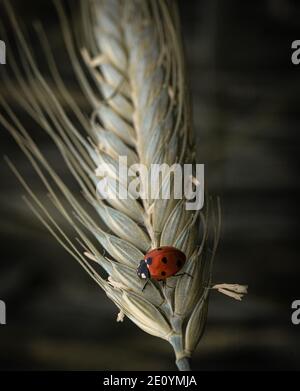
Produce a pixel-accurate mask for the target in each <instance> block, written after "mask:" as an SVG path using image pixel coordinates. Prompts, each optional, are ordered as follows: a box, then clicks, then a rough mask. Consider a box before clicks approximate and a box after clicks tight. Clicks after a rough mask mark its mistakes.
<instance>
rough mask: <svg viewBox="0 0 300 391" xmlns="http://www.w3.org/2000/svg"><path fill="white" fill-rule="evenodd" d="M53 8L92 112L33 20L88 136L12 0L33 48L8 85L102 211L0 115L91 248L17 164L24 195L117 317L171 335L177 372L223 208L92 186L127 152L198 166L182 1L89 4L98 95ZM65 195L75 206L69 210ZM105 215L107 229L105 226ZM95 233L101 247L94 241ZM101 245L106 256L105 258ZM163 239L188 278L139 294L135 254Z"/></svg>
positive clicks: (208, 274)
mask: <svg viewBox="0 0 300 391" xmlns="http://www.w3.org/2000/svg"><path fill="white" fill-rule="evenodd" d="M55 5H56V8H57V11H58V15H59V17H60V20H61V26H62V34H63V37H64V40H65V44H66V48H67V51H68V53H69V56H70V59H71V63H72V66H73V68H74V70H75V72H76V75H77V78H78V82H79V84H80V86H81V88H82V90H83V91H84V94H85V97H86V99H87V101H88V102H89V104H90V106H91V111H90V113H89V115H90V120H87V119H86V117H85V115H83V113H82V112H81V110H80V108H79V107H78V105H77V103H76V102H75V100H74V99H73V98H72V96H71V94H70V93H69V92H68V90H67V88H66V86H65V85H64V82H63V80H62V78H61V77H60V74H59V71H58V69H57V67H56V63H55V61H54V58H53V56H52V54H51V51H50V48H49V43H48V41H47V38H46V35H45V34H44V32H43V29H42V27H41V26H40V25H37V27H36V28H37V30H38V33H39V37H40V40H41V44H42V47H43V48H44V52H45V55H46V57H47V61H48V64H49V69H50V74H51V76H52V79H53V81H54V84H55V87H56V88H57V90H58V91H59V94H60V95H61V96H62V97H63V98H64V101H65V104H67V106H68V109H69V110H71V111H72V112H73V114H74V115H75V116H76V118H77V123H78V125H80V127H81V128H82V129H84V131H85V132H86V136H85V137H84V136H83V135H82V133H81V132H80V131H79V130H78V126H76V125H77V124H76V125H75V123H74V122H72V121H71V120H70V118H69V116H68V115H67V114H66V112H65V110H64V107H63V106H62V104H61V102H60V101H59V99H58V97H57V96H56V94H55V93H54V92H53V91H54V90H53V88H51V87H50V85H49V83H48V81H46V79H45V77H44V76H43V75H42V74H41V72H40V71H39V69H38V67H37V66H36V64H35V61H34V60H33V56H32V51H31V49H30V47H29V45H28V43H27V42H26V40H25V39H24V36H23V34H22V32H21V30H20V28H19V26H18V23H17V20H16V18H15V16H14V14H13V12H12V10H11V7H10V6H9V4H7V10H8V13H9V15H10V18H11V22H12V24H13V26H14V28H15V31H16V35H17V39H18V41H19V43H20V44H21V45H22V48H23V52H22V54H23V55H24V56H25V60H24V66H23V72H25V74H23V73H22V71H20V69H19V67H18V66H17V63H16V60H14V58H13V56H11V57H10V61H11V64H12V69H13V71H14V73H15V77H16V79H17V81H18V84H19V88H20V90H21V91H22V93H21V94H19V93H16V91H15V90H13V89H12V88H11V85H10V79H9V77H6V78H5V84H6V86H7V88H8V89H9V90H10V93H11V94H12V95H13V96H14V98H15V100H16V101H17V102H18V104H19V105H20V106H21V107H23V109H24V110H25V111H26V112H27V113H28V114H29V115H30V116H31V117H32V119H33V120H34V121H36V122H37V123H38V125H39V126H40V127H41V128H43V129H44V130H45V131H46V132H47V133H48V134H49V136H50V137H51V138H52V139H53V141H54V143H55V144H56V146H57V148H58V149H59V151H60V152H61V154H62V156H63V157H64V159H65V162H66V164H67V166H68V167H69V169H70V171H71V172H72V174H73V176H74V177H75V179H76V180H77V182H78V183H79V185H80V187H81V189H82V192H83V194H84V198H85V199H86V200H87V201H88V202H89V203H90V204H91V205H92V207H93V209H94V213H91V212H89V213H88V212H87V210H86V208H84V207H83V202H82V200H80V201H79V199H78V195H77V194H72V193H71V191H70V190H69V189H68V188H67V186H66V185H65V184H64V181H63V180H62V179H61V178H59V177H58V175H57V174H56V173H55V172H54V170H53V169H52V168H51V166H50V165H49V164H48V162H47V161H46V159H45V158H44V156H43V154H42V152H40V150H39V148H38V146H37V145H36V144H35V142H34V140H33V139H32V137H31V136H30V135H29V134H28V132H27V131H26V130H25V129H24V127H23V126H22V124H21V122H20V121H19V120H18V118H17V117H16V115H15V114H14V113H13V111H12V110H11V109H10V108H9V107H8V105H7V104H6V102H5V101H4V100H3V99H1V103H2V106H3V108H4V109H5V110H6V113H7V115H8V117H9V118H10V120H8V119H7V118H5V117H4V116H3V115H1V114H0V121H1V123H2V124H3V125H4V126H5V127H6V128H7V129H8V130H9V131H10V133H11V134H12V135H13V137H14V138H15V140H16V141H17V143H18V144H19V145H20V147H21V149H22V150H23V152H24V153H25V154H26V155H27V157H28V158H29V160H30V161H31V163H32V165H33V168H34V169H35V171H36V173H37V174H38V175H39V177H40V179H41V180H42V182H43V184H44V186H45V188H46V190H47V192H49V194H50V199H51V201H52V202H53V206H54V207H56V208H57V209H58V210H59V211H60V213H61V214H62V215H63V217H64V218H65V219H66V220H67V222H68V223H69V224H70V226H72V227H73V229H74V230H75V232H76V235H77V237H79V238H80V243H81V245H82V246H83V248H84V249H85V250H84V251H82V250H81V249H79V248H78V246H77V245H76V243H75V242H74V240H73V239H71V238H69V237H68V236H67V235H66V234H65V232H64V231H63V229H62V228H61V227H60V226H59V225H58V223H57V222H56V221H55V220H54V219H53V218H52V216H51V212H49V211H48V210H47V209H46V208H45V207H44V206H43V204H42V203H41V202H40V201H39V200H38V199H37V197H36V196H35V195H34V193H33V192H32V190H31V189H30V186H28V185H27V184H26V182H25V181H24V180H23V179H22V177H21V176H20V174H19V173H18V171H17V170H16V168H15V167H14V166H13V165H12V163H10V162H9V164H10V166H11V168H12V169H13V171H14V172H15V174H16V175H17V176H18V178H19V180H20V181H21V183H22V185H23V186H24V188H25V190H26V191H27V193H28V195H29V199H30V200H29V199H26V200H27V202H28V204H29V206H30V208H31V209H32V210H33V211H34V213H35V214H36V215H37V216H38V218H39V219H40V220H41V221H42V223H43V224H44V225H46V227H47V228H48V229H49V231H50V232H51V233H52V234H53V235H54V237H55V238H56V239H57V240H58V241H59V242H60V243H61V244H62V245H63V246H64V247H65V248H66V249H67V251H68V252H69V253H70V254H72V255H73V256H74V258H75V259H76V260H77V261H78V262H79V263H80V264H81V265H82V266H83V267H84V269H85V270H86V271H87V272H88V273H89V274H90V275H91V277H92V278H93V279H94V280H95V281H96V282H97V283H98V284H99V285H100V287H101V288H102V289H103V290H104V291H105V292H106V294H107V296H108V297H109V298H110V299H111V300H112V301H113V302H114V303H115V304H116V306H117V307H118V308H119V310H120V312H119V315H118V318H117V320H118V321H123V318H124V316H127V317H128V318H129V319H131V320H132V321H133V322H134V323H135V324H136V325H137V326H139V327H140V328H141V329H143V330H144V331H145V332H147V333H149V334H152V335H155V336H157V337H160V338H163V339H165V340H167V341H168V342H170V343H171V345H172V346H173V348H174V351H175V355H176V363H177V366H178V368H179V369H181V370H187V369H189V362H188V358H189V357H190V356H191V354H192V352H193V351H194V350H195V348H196V346H197V344H198V342H199V339H200V338H201V335H202V333H203V330H204V326H205V323H206V315H207V306H208V297H209V292H210V289H211V288H212V287H213V286H212V261H213V259H214V256H215V252H216V249H217V244H218V240H219V235H220V210H219V204H218V203H217V208H215V203H214V202H212V200H211V199H210V198H207V201H206V207H205V210H204V211H203V212H201V213H198V212H197V211H188V210H186V208H185V202H184V201H185V200H177V199H175V198H174V194H171V198H170V199H166V200H165V199H156V198H155V197H150V196H149V197H148V198H146V199H144V200H142V202H139V201H138V200H136V199H134V198H133V197H129V198H127V199H120V198H118V197H116V198H114V199H108V200H106V201H103V200H101V199H99V198H98V197H96V193H95V186H96V184H97V182H98V180H99V179H101V178H102V176H101V171H100V170H99V167H100V166H101V167H102V168H103V167H105V168H106V169H107V173H108V177H109V178H110V179H111V180H115V178H118V165H117V161H118V157H119V156H126V157H127V159H128V166H132V165H133V164H136V163H142V164H144V165H145V166H146V167H150V165H151V164H153V163H158V164H159V163H167V164H169V165H172V164H173V163H178V164H180V165H183V164H184V163H193V164H194V163H195V153H194V148H193V145H194V141H193V137H192V131H191V129H192V126H191V114H190V107H189V98H188V94H187V86H186V79H185V69H184V62H183V53H182V47H181V40H180V29H179V23H178V15H177V10H176V7H175V6H174V4H173V2H169V1H167V0H166V1H162V0H161V1H138V0H130V1H122V0H90V1H82V4H81V14H82V16H83V23H82V26H83V29H82V30H80V29H77V30H78V31H79V32H77V37H76V39H77V45H79V46H80V49H81V53H82V58H83V59H84V61H85V65H86V67H87V69H88V71H89V72H90V75H91V76H92V78H93V80H94V84H93V87H96V89H97V90H98V91H97V92H96V91H95V88H93V87H92V86H91V84H90V81H88V79H87V78H86V75H85V73H84V71H83V70H82V64H81V63H80V60H79V59H78V53H77V49H76V45H75V44H74V42H73V39H72V36H71V34H70V29H69V22H68V19H67V18H66V15H65V12H64V9H63V7H62V5H61V3H60V2H59V1H55ZM29 90H30V94H28V91H29ZM140 174H141V173H140ZM140 181H141V182H142V184H143V186H144V187H145V188H146V187H147V186H148V184H149V182H150V178H149V177H148V176H146V175H142V174H141V175H140ZM171 181H172V180H171V179H168V180H167V181H166V182H164V183H163V184H162V185H161V184H157V185H156V184H155V185H156V186H157V188H155V189H154V193H153V194H156V193H157V194H158V193H159V191H161V190H162V187H163V186H169V185H171ZM50 183H52V184H50ZM53 183H54V185H53ZM152 185H153V184H152ZM120 186H123V184H122V183H120ZM124 190H127V188H125V189H124ZM151 190H153V189H151ZM62 200H64V201H62ZM66 201H67V203H68V204H69V207H66V206H65V202H66ZM70 207H71V208H72V209H73V211H74V212H75V217H74V215H73V214H72V213H71V212H70ZM96 214H97V215H99V216H100V218H101V219H102V221H103V222H104V223H105V226H106V228H103V227H102V226H100V225H99V224H98V223H97V218H96ZM83 227H84V228H83ZM199 227H200V228H199ZM86 230H87V231H88V233H89V234H91V235H92V236H93V237H94V238H95V239H96V240H97V243H98V244H94V243H93V241H92V239H91V237H90V236H89V235H88V234H87V233H86ZM99 244H100V246H101V248H103V249H105V251H106V254H107V256H104V255H102V254H101V250H100V249H99ZM162 245H169V246H174V247H177V248H178V249H180V250H182V251H184V253H185V254H186V255H187V259H188V260H187V262H186V264H185V267H184V271H185V272H186V273H187V274H184V275H182V276H181V277H179V278H177V277H174V278H170V281H169V282H168V285H169V286H163V285H162V284H160V283H158V282H156V281H151V282H150V284H149V285H148V286H147V289H145V290H143V291H142V288H143V282H141V281H140V280H139V279H138V278H137V275H136V268H137V265H138V261H139V260H140V259H142V258H143V256H144V254H145V253H146V252H147V251H148V250H149V249H151V248H156V247H158V246H162ZM93 263H94V264H96V263H97V264H99V265H100V266H101V267H102V268H103V269H104V270H105V271H106V272H107V273H108V275H109V277H108V279H107V280H106V279H104V278H102V277H101V276H100V275H99V274H98V273H97V272H96V271H95V269H94V267H93V266H92V265H93ZM190 276H192V278H191V277H190ZM213 288H214V289H217V290H218V291H220V292H222V293H225V294H227V295H230V296H232V297H234V298H236V299H240V298H241V297H242V295H243V294H244V293H245V292H246V288H245V287H240V286H238V285H226V284H221V285H216V286H214V287H213Z"/></svg>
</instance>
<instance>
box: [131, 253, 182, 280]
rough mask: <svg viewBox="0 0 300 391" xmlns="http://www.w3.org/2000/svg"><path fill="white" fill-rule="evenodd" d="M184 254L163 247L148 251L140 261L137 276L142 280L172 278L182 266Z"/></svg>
mask: <svg viewBox="0 0 300 391" xmlns="http://www.w3.org/2000/svg"><path fill="white" fill-rule="evenodd" d="M185 261H186V256H185V254H184V253H183V252H182V251H180V250H178V249H177V248H175V247H171V246H163V247H158V248H155V249H154V250H150V251H149V252H147V254H146V255H145V256H144V259H142V260H141V261H140V264H139V266H138V268H137V275H138V276H139V277H140V278H141V279H142V280H149V279H150V278H153V279H154V280H157V281H164V280H166V279H167V278H168V277H172V276H174V275H175V274H176V273H177V272H178V271H179V270H180V269H181V268H182V267H183V265H184V263H185Z"/></svg>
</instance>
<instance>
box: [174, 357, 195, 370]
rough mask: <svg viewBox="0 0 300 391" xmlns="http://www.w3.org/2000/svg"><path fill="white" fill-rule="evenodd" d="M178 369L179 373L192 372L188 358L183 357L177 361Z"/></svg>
mask: <svg viewBox="0 0 300 391" xmlns="http://www.w3.org/2000/svg"><path fill="white" fill-rule="evenodd" d="M176 365H177V368H178V369H179V371H190V370H191V367H190V362H189V359H188V357H182V358H180V359H179V360H177V361H176Z"/></svg>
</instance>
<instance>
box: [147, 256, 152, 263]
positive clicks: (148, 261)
mask: <svg viewBox="0 0 300 391" xmlns="http://www.w3.org/2000/svg"><path fill="white" fill-rule="evenodd" d="M146 263H147V265H151V263H152V258H151V257H149V258H147V259H146Z"/></svg>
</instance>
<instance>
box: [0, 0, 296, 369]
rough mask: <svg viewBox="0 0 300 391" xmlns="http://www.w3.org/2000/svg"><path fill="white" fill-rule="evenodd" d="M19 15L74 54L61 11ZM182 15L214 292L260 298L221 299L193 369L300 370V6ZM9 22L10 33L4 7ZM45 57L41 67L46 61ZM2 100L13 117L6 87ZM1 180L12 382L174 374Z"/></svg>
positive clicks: (5, 330) (0, 341)
mask: <svg viewBox="0 0 300 391" xmlns="http://www.w3.org/2000/svg"><path fill="white" fill-rule="evenodd" d="M0 4H1V2H0ZM11 4H12V5H13V7H14V9H15V12H16V15H17V16H18V19H19V20H20V22H22V24H23V26H24V27H25V28H26V29H27V28H28V29H29V30H30V26H31V24H32V22H33V21H34V20H35V19H40V20H41V21H42V23H43V25H44V26H45V28H46V31H47V35H48V38H49V41H50V42H51V45H52V48H53V50H54V52H55V54H56V57H57V58H59V59H60V58H61V55H63V53H64V52H65V49H64V45H63V42H62V37H61V33H60V28H59V23H58V20H57V17H56V13H55V10H54V8H53V6H52V3H51V1H50V0H49V1H48V0H47V1H46V0H43V1H37V0H27V1H26V2H24V1H21V0H12V1H11ZM71 6H72V7H75V6H76V1H72V2H71ZM179 8H180V13H181V19H182V30H183V31H182V32H183V38H184V42H185V48H186V55H187V66H188V73H189V79H190V84H191V92H192V99H193V108H194V124H195V132H196V134H197V142H198V158H197V159H198V162H199V163H205V164H206V180H207V182H208V184H209V190H210V192H211V193H213V194H217V195H220V196H221V199H222V209H223V214H222V219H223V227H222V237H221V244H220V247H219V251H218V255H217V259H216V263H215V281H216V282H238V283H247V284H249V287H250V289H249V295H248V296H247V297H246V298H245V300H244V301H243V302H241V303H240V302H235V301H233V300H231V299H229V298H227V297H225V296H222V295H220V294H218V293H212V295H211V300H210V307H209V315H208V323H207V329H206V332H205V335H204V337H203V339H202V341H201V342H200V344H199V347H198V349H197V351H196V353H195V355H194V357H193V360H192V365H193V368H194V369H206V370H213V369H221V370H223V369H224V370H253V369H258V370H264V369H274V370H284V369H285V370H295V369H297V370H299V369H300V325H299V326H294V325H292V323H291V313H292V310H291V303H292V301H294V300H296V299H300V279H299V277H300V276H299V272H300V266H299V249H298V246H299V235H298V232H299V229H298V214H297V206H298V205H297V203H296V201H298V200H299V182H298V171H297V169H298V167H297V157H298V155H299V152H300V151H299V138H300V136H299V127H300V111H299V98H300V77H299V75H300V65H299V66H295V65H293V64H292V63H291V54H292V50H291V43H292V41H294V40H297V39H300V4H299V2H298V1H292V0H261V1H248V2H242V1H239V0H202V1H199V0H197V1H196V0H195V1H180V2H179ZM0 12H1V13H0V24H1V25H2V27H3V26H4V25H5V26H6V21H7V18H6V15H5V13H4V12H3V7H0ZM0 39H3V38H2V37H1V36H0ZM37 57H38V59H39V61H40V63H41V65H42V66H43V61H44V58H43V56H42V55H40V58H39V54H38V52H37ZM7 61H8V62H9V58H8V60H7ZM2 67H3V65H1V66H0V72H1V71H2V69H3V68H2ZM60 69H61V71H62V72H63V76H64V78H65V80H66V81H67V83H68V88H69V89H70V90H71V91H72V94H73V95H74V96H75V97H76V96H77V95H76V94H77V85H76V84H75V82H74V76H73V74H72V72H71V69H70V67H69V65H68V64H67V63H66V64H65V63H64V61H63V60H60ZM0 91H1V95H2V96H4V97H5V99H6V100H7V102H9V103H10V104H12V106H13V100H12V98H11V97H10V96H9V94H8V93H7V91H6V90H5V88H4V87H3V86H0ZM80 99H81V100H82V97H80V96H78V102H79V103H80V105H81V106H82V107H84V104H85V103H84V101H81V100H80ZM24 121H25V125H26V126H27V127H29V130H30V131H31V132H33V133H34V132H35V133H36V134H38V133H39V130H38V128H37V127H36V125H34V124H32V123H31V122H29V121H28V122H26V121H27V119H24ZM0 137H1V148H0V154H1V156H3V155H4V154H6V155H8V156H9V157H10V158H11V159H12V160H13V161H14V163H15V164H16V166H17V167H19V168H20V169H21V171H22V173H23V174H24V176H25V177H26V178H27V180H28V182H29V183H32V184H34V186H33V187H34V188H35V190H36V191H37V192H39V188H38V185H37V186H35V183H37V179H36V176H34V175H33V170H32V169H31V168H30V166H29V165H28V164H27V162H26V158H25V157H24V156H23V154H22V153H21V152H20V150H19V149H18V148H17V147H16V146H15V144H14V142H13V141H12V140H11V138H10V136H9V135H8V134H7V133H6V131H4V130H3V129H1V132H0ZM39 137H41V143H42V146H43V148H44V150H46V152H47V155H48V157H49V158H50V160H51V158H52V163H53V164H54V166H55V168H56V169H57V171H58V172H59V173H60V174H61V175H63V176H64V177H69V176H70V174H69V172H68V171H67V169H66V168H65V167H64V165H63V164H61V160H60V158H59V156H57V152H56V150H55V148H54V147H53V145H52V144H51V142H50V141H49V140H48V139H47V138H45V139H43V137H42V136H40V135H39ZM0 173H1V182H0V183H1V192H0V213H1V218H0V233H1V255H0V257H1V261H0V299H2V300H4V301H5V302H6V305H7V325H5V326H0V369H22V370H23V369H72V370H80V369H90V370H93V369H100V370H102V369H110V370H133V369H140V370H157V369H165V370H172V369H175V366H174V358H173V352H172V349H171V347H170V346H169V345H168V343H167V342H164V341H162V340H160V339H157V338H155V337H151V336H149V335H147V334H145V333H143V332H142V331H140V330H139V329H138V328H137V327H136V326H135V325H134V324H132V323H131V322H130V321H129V320H127V319H126V320H125V321H124V323H117V322H116V321H115V318H116V316H117V309H116V307H115V306H114V305H113V304H112V303H111V302H110V301H109V300H108V299H107V298H106V296H105V295H104V294H103V292H102V291H101V290H100V289H99V288H98V287H97V286H96V284H95V283H94V282H93V281H92V280H91V279H90V278H89V277H88V276H87V275H86V274H85V273H84V271H83V270H82V269H81V268H80V266H79V265H78V264H77V263H76V262H75V261H74V260H73V259H71V257H70V256H69V255H68V254H67V253H66V252H65V251H64V250H63V249H62V248H61V247H60V246H59V245H58V244H57V243H56V242H55V241H54V239H52V237H50V235H49V234H48V232H47V231H46V230H45V229H44V228H43V227H42V226H41V224H40V223H39V222H38V221H37V220H36V218H35V217H34V216H33V215H32V213H31V212H30V211H29V210H28V208H27V206H26V205H25V204H24V203H23V201H22V199H21V196H22V194H23V190H22V188H21V186H20V185H19V183H18V182H17V180H16V179H15V177H14V176H13V174H12V173H11V172H10V170H9V169H8V167H7V165H6V164H5V163H4V161H3V159H2V158H1V162H0ZM70 186H72V184H70ZM74 186H75V185H74ZM74 189H75V187H74Z"/></svg>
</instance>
